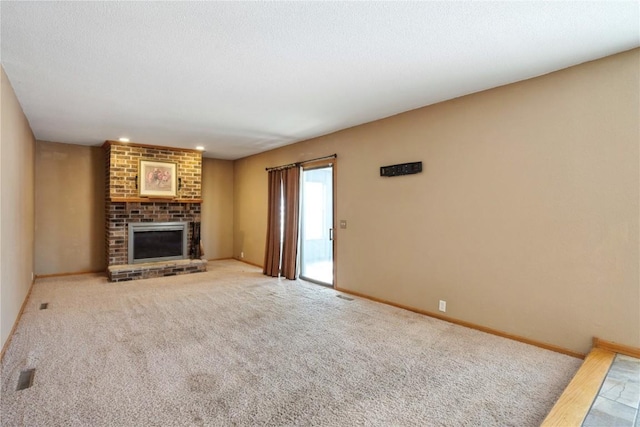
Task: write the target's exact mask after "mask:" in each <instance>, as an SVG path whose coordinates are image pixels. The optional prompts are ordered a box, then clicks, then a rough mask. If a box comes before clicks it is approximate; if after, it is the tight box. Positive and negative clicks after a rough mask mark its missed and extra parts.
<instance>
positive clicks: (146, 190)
mask: <svg viewBox="0 0 640 427" xmlns="http://www.w3.org/2000/svg"><path fill="white" fill-rule="evenodd" d="M177 169H178V168H177V165H176V164H175V163H172V162H156V161H150V160H140V167H139V168H138V177H139V179H140V186H139V188H140V196H148V197H176V196H177V187H178V186H177V183H178V170H177Z"/></svg>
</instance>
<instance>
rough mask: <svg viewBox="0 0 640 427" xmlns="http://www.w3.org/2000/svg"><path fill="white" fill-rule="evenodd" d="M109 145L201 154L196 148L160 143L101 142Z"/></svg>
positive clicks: (103, 146)
mask: <svg viewBox="0 0 640 427" xmlns="http://www.w3.org/2000/svg"><path fill="white" fill-rule="evenodd" d="M110 145H121V146H123V147H140V148H151V149H154V150H171V151H183V152H185V153H199V154H202V151H200V150H196V149H194V148H177V147H167V146H161V145H149V144H138V143H136V142H120V141H112V140H109V139H108V140H106V141H105V142H104V144H102V148H105V147H107V146H110Z"/></svg>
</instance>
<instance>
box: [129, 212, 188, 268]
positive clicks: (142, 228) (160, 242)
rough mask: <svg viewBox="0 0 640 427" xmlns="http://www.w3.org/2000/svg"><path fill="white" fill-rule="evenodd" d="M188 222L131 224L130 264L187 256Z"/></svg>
mask: <svg viewBox="0 0 640 427" xmlns="http://www.w3.org/2000/svg"><path fill="white" fill-rule="evenodd" d="M187 224H188V223H186V222H153V223H131V224H129V248H128V249H129V264H136V263H141V262H156V261H169V260H175V259H185V258H187V256H188V254H187V234H188V233H187Z"/></svg>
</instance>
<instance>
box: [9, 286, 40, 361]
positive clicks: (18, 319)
mask: <svg viewBox="0 0 640 427" xmlns="http://www.w3.org/2000/svg"><path fill="white" fill-rule="evenodd" d="M36 279H37V276H34V277H33V280H31V285H30V286H29V291H28V292H27V296H26V297H24V301H22V307H20V311H19V312H18V317H16V321H15V322H13V327H12V328H11V332H9V336H8V337H7V342H5V343H4V345H3V346H2V351H0V362H2V360H4V354H5V353H6V352H7V349H8V348H9V344H11V339H12V338H13V334H14V333H15V332H16V329H17V328H18V323H19V322H20V319H21V318H22V313H24V309H25V307H26V306H27V301H29V298H30V297H31V291H32V290H33V285H34V283H36Z"/></svg>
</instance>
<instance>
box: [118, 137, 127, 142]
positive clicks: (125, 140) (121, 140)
mask: <svg viewBox="0 0 640 427" xmlns="http://www.w3.org/2000/svg"><path fill="white" fill-rule="evenodd" d="M118 141H120V142H129V138H118Z"/></svg>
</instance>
